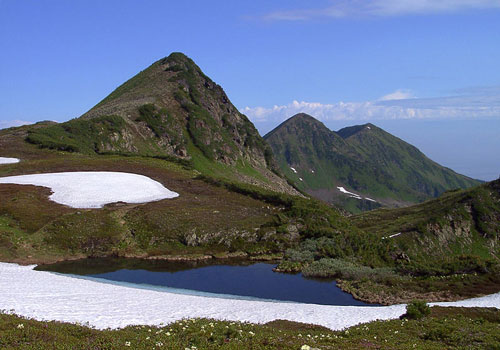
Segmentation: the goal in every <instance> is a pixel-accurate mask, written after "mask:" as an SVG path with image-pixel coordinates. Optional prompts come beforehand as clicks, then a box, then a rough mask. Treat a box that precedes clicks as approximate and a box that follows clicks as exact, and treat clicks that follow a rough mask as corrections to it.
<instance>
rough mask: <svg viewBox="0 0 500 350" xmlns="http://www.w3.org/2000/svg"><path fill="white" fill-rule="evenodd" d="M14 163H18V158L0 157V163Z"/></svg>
mask: <svg viewBox="0 0 500 350" xmlns="http://www.w3.org/2000/svg"><path fill="white" fill-rule="evenodd" d="M14 163H19V159H17V158H5V157H0V164H14Z"/></svg>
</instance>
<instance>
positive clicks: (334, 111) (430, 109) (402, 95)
mask: <svg viewBox="0 0 500 350" xmlns="http://www.w3.org/2000/svg"><path fill="white" fill-rule="evenodd" d="M481 89H483V90H484V88H481ZM475 91H476V92H479V91H480V89H477V90H475ZM488 91H489V93H472V91H469V94H467V95H461V96H448V97H437V98H409V97H412V96H413V95H412V94H411V93H410V92H409V91H407V90H397V91H395V92H393V93H391V94H388V95H385V96H383V97H382V98H380V99H379V100H376V101H364V102H337V103H331V104H324V103H319V102H306V101H300V102H299V101H293V102H291V103H289V104H287V105H281V106H277V105H275V106H273V107H269V108H266V107H245V108H243V109H241V112H242V113H244V114H246V115H247V116H248V117H249V118H250V120H252V121H253V122H254V123H256V124H263V123H267V124H274V125H275V126H276V125H277V124H278V123H281V122H283V121H285V120H286V119H288V118H290V117H291V116H293V115H294V114H297V113H307V114H310V115H312V116H314V117H315V118H317V119H319V120H321V121H334V120H347V121H356V120H358V121H373V120H390V119H429V120H430V119H481V118H500V89H497V88H494V89H490V90H488Z"/></svg>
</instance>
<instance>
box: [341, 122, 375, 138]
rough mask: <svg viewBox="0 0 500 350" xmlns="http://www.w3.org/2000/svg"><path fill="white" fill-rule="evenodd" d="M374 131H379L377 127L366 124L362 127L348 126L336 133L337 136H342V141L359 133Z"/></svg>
mask: <svg viewBox="0 0 500 350" xmlns="http://www.w3.org/2000/svg"><path fill="white" fill-rule="evenodd" d="M375 130H381V129H380V128H379V127H377V126H376V125H374V124H372V123H366V124H362V125H353V126H348V127H345V128H342V129H340V130H339V131H337V134H338V135H340V136H342V137H343V138H344V139H347V138H349V137H351V136H353V135H356V134H358V133H360V132H363V131H365V132H368V131H375Z"/></svg>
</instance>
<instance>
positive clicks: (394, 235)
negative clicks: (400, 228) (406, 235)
mask: <svg viewBox="0 0 500 350" xmlns="http://www.w3.org/2000/svg"><path fill="white" fill-rule="evenodd" d="M401 233H402V232H398V233H395V234H393V235H390V236H387V237H382V239H387V238H394V237H397V236H399V235H400V234H401Z"/></svg>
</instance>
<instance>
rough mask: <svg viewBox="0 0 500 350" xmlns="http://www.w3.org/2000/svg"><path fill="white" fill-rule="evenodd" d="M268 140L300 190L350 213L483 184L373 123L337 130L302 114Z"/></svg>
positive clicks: (282, 168) (273, 133) (288, 122)
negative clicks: (432, 158)
mask: <svg viewBox="0 0 500 350" xmlns="http://www.w3.org/2000/svg"><path fill="white" fill-rule="evenodd" d="M264 138H265V139H266V141H267V142H268V143H269V145H270V146H271V148H272V149H273V153H274V154H275V157H276V159H277V161H278V164H279V166H280V168H281V170H282V171H283V173H285V174H286V175H287V176H288V177H289V178H290V179H292V180H293V181H294V182H295V183H296V185H297V187H298V188H300V189H301V190H303V191H306V192H308V193H309V194H311V195H313V196H315V197H318V198H320V199H323V200H325V201H328V202H331V203H335V204H339V205H341V206H343V207H345V208H347V209H348V210H350V211H352V212H356V211H359V210H366V209H373V208H375V207H378V206H380V205H386V206H402V205H407V204H411V203H418V202H421V201H424V200H426V199H429V198H433V197H436V196H438V195H440V194H441V193H443V192H445V191H447V190H450V189H454V188H467V187H471V186H474V185H477V184H479V183H480V182H479V181H477V180H474V179H471V178H468V177H466V176H463V175H460V174H457V173H455V172H454V171H452V170H451V169H448V168H445V167H443V166H441V165H439V164H437V163H435V162H434V161H432V160H430V159H429V158H427V157H426V156H425V155H424V154H423V153H422V152H420V151H419V150H418V149H417V148H416V147H414V146H412V145H410V144H408V143H406V142H404V141H403V140H401V139H399V138H397V137H395V136H393V135H391V134H389V133H387V132H385V131H384V130H382V129H380V128H378V127H377V126H375V125H373V124H370V123H369V124H364V125H356V126H351V127H347V128H343V129H341V130H339V131H338V132H335V131H332V130H330V129H328V128H327V127H326V126H325V125H324V124H323V123H321V122H320V121H318V120H316V119H315V118H313V117H312V116H310V115H307V114H304V113H301V114H297V115H295V116H293V117H291V118H290V119H288V120H287V121H285V122H283V123H282V124H280V125H279V126H278V127H276V128H275V129H274V130H272V131H271V132H269V133H268V134H267V135H265V136H264Z"/></svg>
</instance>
